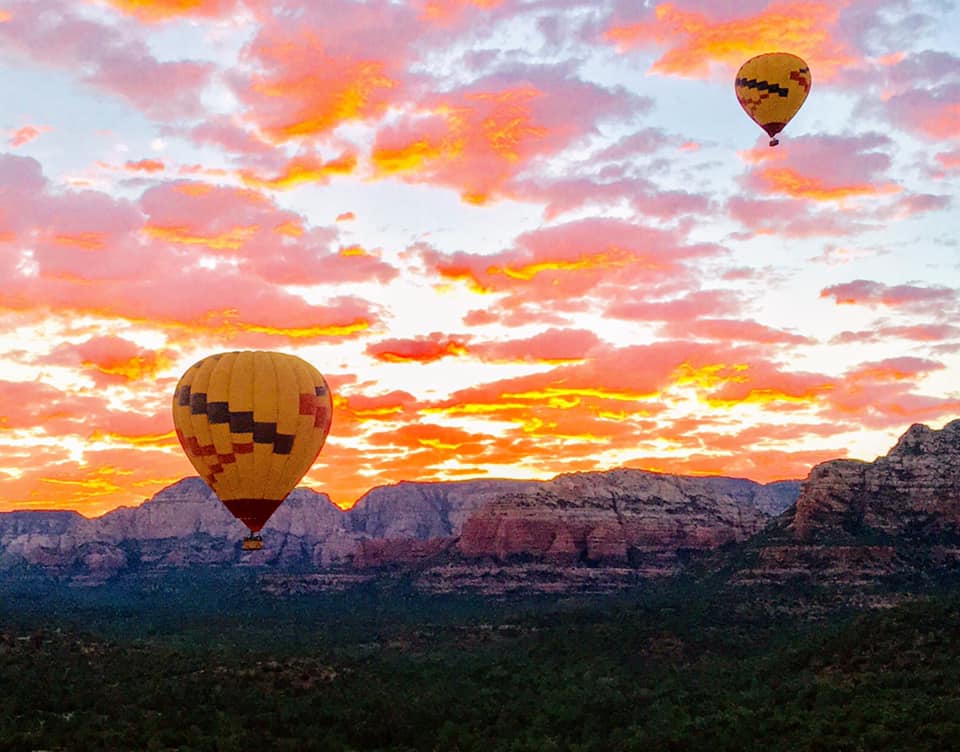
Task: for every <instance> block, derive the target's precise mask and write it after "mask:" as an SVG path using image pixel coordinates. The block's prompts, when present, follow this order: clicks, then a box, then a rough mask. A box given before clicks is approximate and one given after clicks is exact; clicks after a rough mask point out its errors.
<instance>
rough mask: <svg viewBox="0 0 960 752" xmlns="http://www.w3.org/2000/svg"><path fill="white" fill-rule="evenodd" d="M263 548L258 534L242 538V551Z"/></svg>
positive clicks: (261, 539)
mask: <svg viewBox="0 0 960 752" xmlns="http://www.w3.org/2000/svg"><path fill="white" fill-rule="evenodd" d="M261 548H263V538H261V537H260V536H259V535H248V536H247V537H246V538H244V539H243V550H244V551H259V550H260V549H261Z"/></svg>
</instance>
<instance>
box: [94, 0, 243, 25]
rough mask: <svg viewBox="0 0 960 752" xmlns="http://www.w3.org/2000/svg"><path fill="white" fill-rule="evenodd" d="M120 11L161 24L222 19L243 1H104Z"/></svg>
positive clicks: (148, 21) (141, 19) (142, 19)
mask: <svg viewBox="0 0 960 752" xmlns="http://www.w3.org/2000/svg"><path fill="white" fill-rule="evenodd" d="M104 1H105V2H107V3H108V4H110V5H112V6H113V7H114V8H116V9H117V10H119V11H122V12H123V13H127V14H129V15H131V16H134V17H135V18H137V19H139V20H140V21H144V22H146V23H159V22H162V21H170V20H173V19H177V18H183V17H197V18H210V19H216V18H222V17H224V16H226V15H228V14H229V13H231V12H233V11H234V10H235V9H236V8H237V7H238V6H240V5H241V4H242V0H104Z"/></svg>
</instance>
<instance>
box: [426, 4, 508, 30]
mask: <svg viewBox="0 0 960 752" xmlns="http://www.w3.org/2000/svg"><path fill="white" fill-rule="evenodd" d="M502 4H503V0H422V2H421V3H420V5H421V9H420V16H421V18H423V19H424V20H426V21H429V22H430V23H436V24H441V25H443V24H447V23H449V22H450V21H452V20H453V19H454V18H456V17H457V16H458V15H460V14H461V13H463V12H464V11H465V10H467V9H470V8H478V9H480V10H492V9H493V8H496V7H498V6H500V5H502Z"/></svg>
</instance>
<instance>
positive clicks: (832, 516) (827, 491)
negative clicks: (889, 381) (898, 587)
mask: <svg viewBox="0 0 960 752" xmlns="http://www.w3.org/2000/svg"><path fill="white" fill-rule="evenodd" d="M749 548H750V549H751V550H750V551H748V552H747V555H746V556H745V557H744V564H743V565H742V566H741V567H740V568H739V571H738V572H737V573H736V575H735V576H734V578H733V580H734V582H736V583H751V584H757V583H760V584H772V583H782V582H784V581H786V580H789V579H805V580H808V581H812V582H817V583H822V584H833V585H842V586H858V585H863V584H865V583H872V582H878V581H880V580H882V579H884V578H887V579H890V578H892V577H901V578H902V577H914V578H915V577H917V576H921V575H922V576H924V577H927V576H942V575H944V574H949V573H950V572H951V571H953V570H954V569H955V568H956V567H957V565H958V562H960V420H955V421H953V422H951V423H948V424H947V425H945V426H944V427H943V428H942V429H940V430H934V429H931V428H928V427H927V426H923V425H919V424H916V425H913V426H911V427H910V428H909V429H908V430H907V431H906V433H904V434H903V436H901V437H900V439H899V441H898V442H897V444H896V445H895V446H894V447H893V448H892V449H891V450H890V452H889V453H888V454H887V455H886V456H884V457H878V458H877V459H876V460H874V461H873V462H862V461H857V460H832V461H829V462H824V463H822V464H820V465H817V466H816V467H814V468H813V470H812V471H811V472H810V475H809V477H808V478H807V479H806V480H805V481H804V482H803V484H802V486H801V490H800V495H799V498H798V499H797V503H796V505H795V507H794V508H792V509H790V510H788V511H786V512H785V513H784V514H783V515H782V516H781V517H780V519H779V520H778V521H777V522H776V523H774V524H773V525H771V526H770V528H768V529H767V530H766V531H765V533H764V534H763V535H762V536H760V537H759V538H758V539H757V540H756V541H754V542H752V544H751V546H750V547H749Z"/></svg>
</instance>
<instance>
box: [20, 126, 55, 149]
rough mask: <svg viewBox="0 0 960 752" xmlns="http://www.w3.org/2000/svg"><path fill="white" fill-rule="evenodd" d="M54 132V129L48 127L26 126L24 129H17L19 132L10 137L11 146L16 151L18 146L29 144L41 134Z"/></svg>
mask: <svg viewBox="0 0 960 752" xmlns="http://www.w3.org/2000/svg"><path fill="white" fill-rule="evenodd" d="M52 130H53V128H51V127H50V126H48V125H41V126H33V125H25V126H23V127H22V128H17V130H15V131H14V132H13V135H11V136H10V146H11V147H13V148H14V149H16V148H17V147H18V146H23V145H25V144H29V143H30V142H31V141H33V140H34V139H35V138H37V136H39V135H40V134H41V133H46V132H49V131H52Z"/></svg>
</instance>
